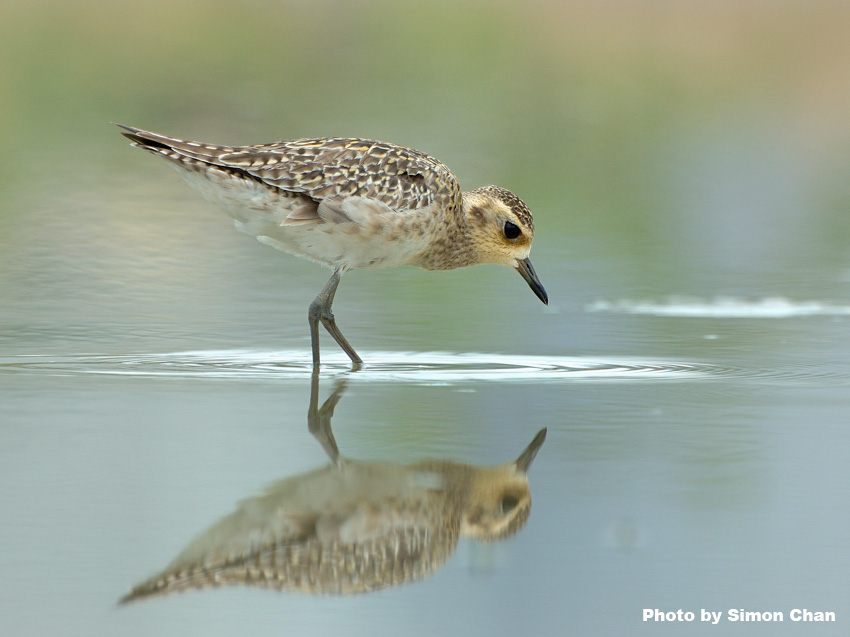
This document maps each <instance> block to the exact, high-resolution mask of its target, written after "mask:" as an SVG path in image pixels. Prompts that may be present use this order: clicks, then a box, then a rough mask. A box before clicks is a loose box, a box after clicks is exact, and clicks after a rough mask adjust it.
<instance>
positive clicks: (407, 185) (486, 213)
mask: <svg viewBox="0 0 850 637" xmlns="http://www.w3.org/2000/svg"><path fill="white" fill-rule="evenodd" d="M118 126H120V127H121V128H123V129H124V130H125V131H126V132H124V133H123V135H124V136H125V137H127V138H128V139H130V140H131V141H132V142H133V145H134V146H138V147H139V148H144V149H145V150H148V151H150V152H152V153H155V154H157V155H161V156H163V157H165V158H166V159H168V160H169V162H170V163H171V165H172V166H174V167H175V168H177V170H178V172H179V173H180V174H181V175H182V176H183V178H184V179H185V180H186V181H187V182H188V183H189V185H190V186H192V187H193V188H195V189H196V190H198V191H199V192H200V193H201V194H202V195H203V196H204V197H205V198H206V199H208V200H209V201H211V202H213V203H215V204H217V205H219V206H221V207H222V208H224V210H225V211H227V213H228V214H229V215H230V216H231V217H233V219H234V222H235V224H236V227H237V228H238V229H239V230H241V231H242V232H245V233H247V234H250V235H252V236H254V237H256V238H257V240H259V241H260V242H261V243H265V244H267V245H270V246H272V247H274V248H277V249H278V250H283V251H285V252H289V253H290V254H294V255H297V256H300V257H305V258H307V259H310V260H312V261H316V262H318V263H321V264H323V265H326V266H328V267H330V268H332V269H333V274H332V275H331V278H330V280H329V281H328V282H327V284H326V285H325V287H324V288H323V289H322V291H321V292H320V293H319V295H318V296H317V297H316V299H315V300H314V301H313V302H312V303H311V304H310V309H309V313H308V317H309V323H310V338H311V343H312V350H313V365H314V366H318V365H319V323H320V322H321V323H322V325H324V326H325V329H327V331H328V333H330V335H331V336H333V338H334V340H335V341H336V342H337V343H338V344H339V346H340V347H341V348H342V349H343V351H344V352H345V353H346V354H347V355H348V357H349V358H350V359H351V361H352V363H353V364H354V365H355V366H358V365H359V364H360V363H362V360H361V358H360V357H359V356H358V355H357V353H356V352H355V351H354V348H353V347H351V345H349V343H348V341H347V340H346V339H345V337H344V336H343V335H342V332H341V331H340V329H339V328H338V327H337V325H336V321H335V320H334V316H333V313H332V312H331V306H332V304H333V299H334V294H335V293H336V289H337V286H338V285H339V281H340V279H341V278H342V275H343V274H344V273H345V272H347V271H348V270H352V269H355V268H392V267H396V266H400V265H415V266H419V267H421V268H425V269H428V270H450V269H454V268H460V267H465V266H469V265H476V264H479V263H500V264H503V265H507V266H510V267H512V268H515V269H516V270H517V271H518V272H519V273H520V275H522V277H523V278H524V279H525V280H526V281H527V282H528V285H529V286H530V287H531V289H532V290H533V291H534V293H535V294H536V295H537V297H538V298H539V299H540V300H541V301H543V302H544V303H547V304H548V296H547V295H546V290H544V289H543V285H542V284H541V283H540V279H538V278H537V274H536V273H535V271H534V268H533V267H532V265H531V261H529V259H528V254H529V251H530V250H531V241H532V239H533V238H534V223H533V221H532V218H531V211H530V210H529V209H528V206H526V205H525V203H524V202H523V201H522V200H521V199H520V198H519V197H517V196H516V195H515V194H513V193H512V192H510V191H508V190H505V189H504V188H499V187H498V186H485V187H483V188H478V189H476V190H473V191H471V192H461V190H460V187H459V185H458V181H457V179H456V178H455V176H454V174H452V172H451V171H450V170H449V169H448V168H447V167H446V166H444V165H443V164H442V163H441V162H439V161H438V160H436V159H434V158H433V157H431V156H429V155H426V154H425V153H421V152H419V151H416V150H413V149H411V148H405V147H403V146H396V145H395V144H388V143H384V142H378V141H371V140H367V139H357V138H337V137H331V138H316V139H298V140H293V141H283V142H277V143H272V144H261V145H258V146H215V145H211V144H201V143H197V142H190V141H184V140H180V139H174V138H171V137H166V136H164V135H158V134H156V133H151V132H148V131H144V130H140V129H138V128H132V127H130V126H123V125H121V124H119V125H118Z"/></svg>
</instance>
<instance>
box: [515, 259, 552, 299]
mask: <svg viewBox="0 0 850 637" xmlns="http://www.w3.org/2000/svg"><path fill="white" fill-rule="evenodd" d="M516 269H517V271H518V272H519V273H520V275H521V276H522V278H523V279H525V282H526V283H528V285H529V287H530V288H531V289H532V290H533V291H534V293H535V294H536V295H537V298H538V299H540V300H541V301H543V303H545V304H546V305H549V295H548V294H546V290H544V289H543V284H542V283H541V282H540V279H538V278H537V272H535V271H534V267H533V266H532V265H531V261H529V260H528V259H520V260H518V261H517V262H516Z"/></svg>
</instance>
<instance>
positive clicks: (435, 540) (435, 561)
mask: <svg viewBox="0 0 850 637" xmlns="http://www.w3.org/2000/svg"><path fill="white" fill-rule="evenodd" d="M328 435H330V440H331V443H330V444H326V443H327V436H328ZM317 437H318V436H317ZM545 439H546V429H545V428H544V429H541V430H540V432H538V434H537V435H536V436H535V437H534V439H533V440H532V441H531V443H529V445H528V446H527V447H526V448H525V450H524V451H523V452H522V453H521V454H520V456H519V457H518V458H517V459H516V460H513V461H511V462H507V463H504V464H500V465H495V466H475V465H470V464H463V463H458V462H452V461H449V460H423V461H420V462H416V463H414V464H410V465H402V464H395V463H390V462H382V461H360V460H353V459H349V458H344V457H342V456H340V455H339V454H338V452H337V451H336V443H335V442H333V437H332V434H330V432H329V431H328V433H327V434H326V435H325V440H324V441H322V446H323V447H324V448H325V450H326V451H327V452H328V453H329V455H330V458H331V462H330V463H329V464H327V465H326V466H324V467H320V468H318V469H315V470H313V471H309V472H307V473H303V474H299V475H295V476H290V477H288V478H284V479H282V480H279V481H278V482H276V483H274V484H272V485H270V486H269V487H267V488H266V489H265V490H264V491H262V492H261V493H260V494H259V495H257V496H255V497H252V498H248V499H245V500H243V501H241V502H240V503H239V505H238V507H237V508H236V510H235V511H234V512H232V513H230V514H229V515H227V516H225V517H223V518H222V519H220V520H219V521H218V522H216V523H214V524H213V525H212V526H211V527H210V528H208V529H207V530H206V531H203V532H202V533H201V534H200V535H198V536H197V537H196V538H195V539H194V540H193V541H191V542H190V543H189V544H188V545H187V546H186V548H184V549H183V551H181V552H180V554H179V555H178V556H177V557H176V558H175V559H174V560H173V561H172V562H171V564H169V565H168V566H167V567H166V568H165V569H164V570H162V571H161V572H160V573H158V574H157V575H155V576H153V577H151V578H150V579H148V580H146V581H144V582H142V583H140V584H139V585H137V586H134V587H133V588H132V590H131V591H130V592H129V593H128V594H127V595H125V596H124V597H123V598H121V600H119V604H127V603H130V602H136V601H140V600H143V599H148V598H151V597H162V596H165V595H169V594H172V593H177V592H184V591H189V590H200V589H206V588H211V587H216V586H226V585H242V586H251V587H258V588H267V589H273V590H278V591H287V592H301V593H311V594H317V595H351V594H356V593H368V592H372V591H377V590H380V589H383V588H388V587H391V586H398V585H401V584H404V583H407V582H411V581H415V580H419V579H422V578H424V577H426V576H428V575H430V574H431V573H433V572H435V571H437V570H438V569H440V568H441V567H442V566H443V565H444V564H445V563H446V562H447V561H448V559H449V558H450V557H451V556H452V554H453V553H454V551H455V547H456V546H457V543H458V540H459V538H462V537H466V538H472V539H477V540H483V541H495V540H501V539H504V538H507V537H509V536H511V535H513V534H515V533H517V532H518V531H519V530H520V529H521V528H522V527H523V526H524V525H525V523H526V521H527V520H528V517H529V514H530V512H531V491H530V489H529V483H528V475H527V473H528V469H529V467H530V466H531V463H532V461H533V460H534V458H535V456H536V455H537V452H538V450H539V449H540V447H541V445H542V444H543V441H544V440H545ZM331 449H333V450H334V451H330V450H331Z"/></svg>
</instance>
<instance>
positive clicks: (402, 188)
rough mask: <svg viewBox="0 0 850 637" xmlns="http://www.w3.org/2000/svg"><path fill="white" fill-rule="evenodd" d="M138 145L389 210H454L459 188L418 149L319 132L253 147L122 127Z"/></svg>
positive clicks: (318, 196)
mask: <svg viewBox="0 0 850 637" xmlns="http://www.w3.org/2000/svg"><path fill="white" fill-rule="evenodd" d="M121 127H122V128H124V129H125V130H126V131H128V132H127V133H124V135H125V136H126V137H127V138H129V139H130V140H132V141H133V142H135V143H136V145H137V146H140V147H142V148H145V149H147V150H150V151H152V152H158V153H160V154H163V155H165V156H166V157H169V158H170V159H172V160H175V161H180V160H181V159H184V158H185V159H189V160H195V161H198V162H202V163H205V164H210V165H213V166H219V167H221V168H225V169H229V170H232V171H234V172H238V173H242V174H246V175H250V176H251V177H253V178H254V179H257V180H258V181H260V182H262V183H264V184H266V185H268V186H271V187H274V188H279V189H280V190H284V191H287V192H291V193H297V194H302V195H306V196H307V197H310V198H311V199H313V200H315V201H321V200H323V199H327V198H330V197H336V196H359V197H367V198H370V199H375V200H378V201H380V202H382V203H384V204H386V205H387V206H389V207H390V208H392V209H394V210H396V211H399V212H400V211H404V210H414V209H417V208H425V207H428V206H432V205H434V206H435V207H436V208H438V209H443V210H446V211H447V212H450V213H452V212H454V211H456V210H459V209H460V205H461V192H460V186H459V185H458V181H457V179H456V178H455V176H454V174H453V173H452V172H451V171H450V170H449V169H448V168H447V167H446V166H445V165H444V164H443V163H442V162H440V161H438V160H437V159H435V158H434V157H431V156H430V155H427V154H425V153H422V152H419V151H417V150H413V149H412V148H405V147H403V146H397V145H395V144H390V143H386V142H378V141H372V140H367V139H358V138H353V137H345V138H343V137H324V138H315V139H297V140H292V141H283V142H275V143H272V144H260V145H257V146H215V145H211V144H201V143H198V142H190V141H184V140H180V139H174V138H172V137H166V136H165V135H159V134H157V133H151V132H148V131H144V130H141V129H138V128H133V127H131V126H123V125H121Z"/></svg>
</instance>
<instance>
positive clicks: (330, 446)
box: [307, 368, 345, 467]
mask: <svg viewBox="0 0 850 637" xmlns="http://www.w3.org/2000/svg"><path fill="white" fill-rule="evenodd" d="M344 392H345V380H341V381H339V382H338V383H336V387H335V388H334V390H333V393H332V394H331V395H330V397H329V398H328V399H327V400H326V401H325V402H324V403H323V404H322V407H321V409H320V408H319V370H318V368H316V369H314V370H313V377H312V379H311V383H310V407H309V409H308V410H307V429H309V430H310V433H311V434H313V436H315V438H316V440H318V441H319V444H321V445H322V449H324V450H325V453H327V454H328V457H329V458H330V459H331V462H333V463H334V464H335V465H336V466H337V467H339V466H341V464H342V458H341V457H340V455H339V448H338V447H337V445H336V440H335V439H334V434H333V430H332V429H331V418H333V415H334V408H336V404H337V403H338V402H339V400H340V398H342V394H343V393H344Z"/></svg>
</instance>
